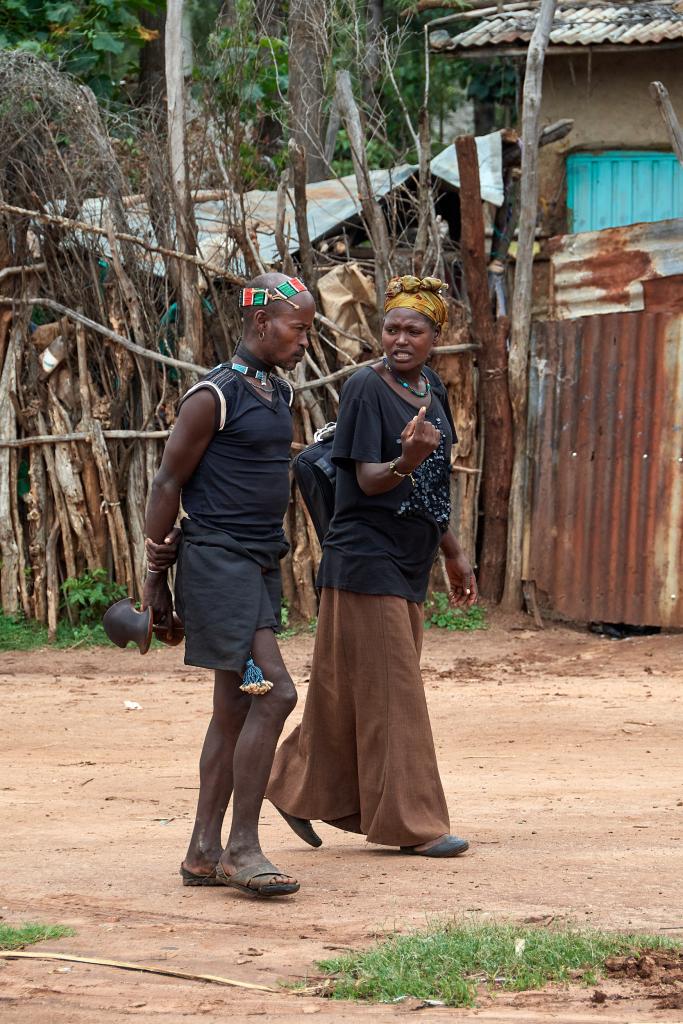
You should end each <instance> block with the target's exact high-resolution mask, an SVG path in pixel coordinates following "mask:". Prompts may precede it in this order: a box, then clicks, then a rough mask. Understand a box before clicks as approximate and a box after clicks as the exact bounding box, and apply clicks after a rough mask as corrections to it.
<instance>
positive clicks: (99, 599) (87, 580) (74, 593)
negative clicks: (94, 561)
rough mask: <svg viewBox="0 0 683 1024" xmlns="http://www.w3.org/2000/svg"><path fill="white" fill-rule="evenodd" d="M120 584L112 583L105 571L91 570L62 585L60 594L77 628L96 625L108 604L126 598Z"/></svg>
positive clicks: (73, 577)
mask: <svg viewBox="0 0 683 1024" xmlns="http://www.w3.org/2000/svg"><path fill="white" fill-rule="evenodd" d="M126 593H127V591H126V588H125V586H123V584H121V583H113V582H112V581H111V580H110V579H109V576H108V574H107V571H106V569H93V571H92V572H84V573H83V575H82V576H71V577H69V579H68V580H64V582H63V583H62V594H63V595H64V601H65V604H66V607H67V609H68V611H69V612H71V616H72V617H73V618H75V620H76V624H77V625H78V626H88V627H92V626H95V625H98V624H99V622H100V619H101V618H102V616H103V615H104V613H105V611H106V610H107V608H108V607H109V605H110V604H113V603H114V601H120V600H121V598H122V597H125V596H126Z"/></svg>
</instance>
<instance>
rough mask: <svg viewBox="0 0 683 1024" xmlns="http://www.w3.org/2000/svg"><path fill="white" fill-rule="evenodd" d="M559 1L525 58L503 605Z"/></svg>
mask: <svg viewBox="0 0 683 1024" xmlns="http://www.w3.org/2000/svg"><path fill="white" fill-rule="evenodd" d="M556 3H557V0H541V4H540V11H539V14H538V18H537V20H536V26H535V28H534V32H533V35H532V37H531V41H530V43H529V50H528V52H527V59H526V75H525V78H524V102H523V109H522V184H521V195H520V216H519V241H518V245H517V265H516V271H515V288H514V293H513V298H512V331H511V334H510V355H509V359H508V380H509V388H510V401H511V404H512V418H513V422H514V436H515V456H514V463H513V467H512V484H511V487H510V506H509V513H508V514H509V519H508V550H507V563H506V570H505V590H504V593H503V602H502V603H503V607H504V608H505V609H506V611H515V610H517V609H519V608H521V607H522V543H523V536H524V486H525V477H526V417H527V364H528V362H529V335H530V331H531V301H532V274H533V264H534V238H535V233H536V216H537V208H538V140H539V135H540V127H539V125H540V115H541V94H542V86H543V64H544V62H545V51H546V48H547V46H548V38H549V36H550V29H551V28H552V24H553V17H554V15H555V7H556Z"/></svg>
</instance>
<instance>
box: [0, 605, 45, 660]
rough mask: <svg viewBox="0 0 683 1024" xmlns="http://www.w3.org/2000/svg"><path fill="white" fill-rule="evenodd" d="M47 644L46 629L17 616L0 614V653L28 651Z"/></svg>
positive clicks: (37, 623)
mask: <svg viewBox="0 0 683 1024" xmlns="http://www.w3.org/2000/svg"><path fill="white" fill-rule="evenodd" d="M46 643H47V628H46V627H45V626H42V625H41V624H40V623H39V622H29V621H27V620H26V619H24V618H23V616H19V615H16V616H15V615H5V614H3V613H2V612H0V651H30V650H32V649H33V648H34V647H44V646H45V644H46Z"/></svg>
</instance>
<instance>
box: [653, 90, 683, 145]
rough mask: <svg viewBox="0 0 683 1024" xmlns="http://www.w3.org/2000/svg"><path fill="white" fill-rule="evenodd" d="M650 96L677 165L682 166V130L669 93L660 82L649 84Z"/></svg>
mask: <svg viewBox="0 0 683 1024" xmlns="http://www.w3.org/2000/svg"><path fill="white" fill-rule="evenodd" d="M650 96H652V98H653V100H654V101H655V103H656V104H657V107H658V109H659V113H660V114H661V115H662V120H663V121H664V124H665V125H666V130H667V131H668V133H669V138H670V139H671V148H672V149H673V151H674V153H675V154H676V156H677V157H678V162H679V164H681V165H683V130H681V125H680V122H679V120H678V118H677V117H676V111H675V110H674V108H673V104H672V102H671V100H670V98H669V91H668V89H667V88H666V87H665V86H663V85H662V83H661V82H651V83H650Z"/></svg>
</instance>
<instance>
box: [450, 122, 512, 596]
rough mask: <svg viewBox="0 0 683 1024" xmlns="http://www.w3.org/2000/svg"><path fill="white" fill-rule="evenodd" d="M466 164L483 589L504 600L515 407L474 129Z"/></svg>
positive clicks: (463, 238)
mask: <svg viewBox="0 0 683 1024" xmlns="http://www.w3.org/2000/svg"><path fill="white" fill-rule="evenodd" d="M455 149H456V152H457V155H458V168H459V170H460V210H461V223H462V228H461V234H460V251H461V254H462V265H463V273H464V275H465V284H466V286H467V297H468V299H469V304H470V312H471V317H472V328H471V329H472V336H473V338H474V340H475V341H476V342H478V343H479V344H480V345H481V351H480V353H479V365H480V367H481V384H480V386H481V394H482V406H483V418H484V430H483V434H484V463H483V467H482V468H483V472H482V481H481V497H482V511H483V522H482V544H481V557H480V559H479V589H480V590H481V593H482V594H483V596H484V597H487V598H489V599H490V600H492V601H496V602H498V601H500V599H501V596H502V593H503V584H504V582H505V559H506V551H507V521H508V499H509V495H510V480H511V476H512V458H513V436H512V410H511V408H510V397H509V394H508V388H507V352H506V342H507V333H508V329H509V321H508V320H507V318H506V317H504V318H501V319H499V320H498V321H496V320H495V319H494V317H493V313H492V310H491V298H490V295H489V287H488V274H487V267H486V249H485V235H484V216H483V212H482V206H481V186H480V181H479V159H478V156H477V147H476V144H475V141H474V137H473V136H472V135H461V136H460V137H459V138H457V139H456V140H455Z"/></svg>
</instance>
